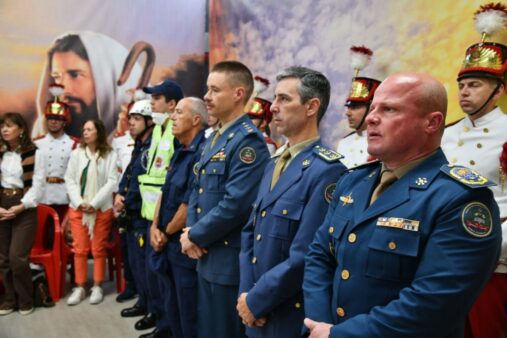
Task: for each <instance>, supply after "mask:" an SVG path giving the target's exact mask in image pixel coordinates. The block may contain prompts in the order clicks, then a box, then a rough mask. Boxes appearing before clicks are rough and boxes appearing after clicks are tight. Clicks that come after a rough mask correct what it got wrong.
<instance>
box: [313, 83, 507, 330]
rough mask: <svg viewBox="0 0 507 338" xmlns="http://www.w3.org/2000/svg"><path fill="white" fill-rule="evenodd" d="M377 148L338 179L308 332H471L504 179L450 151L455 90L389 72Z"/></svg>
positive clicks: (321, 239) (374, 113)
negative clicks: (498, 184)
mask: <svg viewBox="0 0 507 338" xmlns="http://www.w3.org/2000/svg"><path fill="white" fill-rule="evenodd" d="M371 108H372V109H371V112H370V114H368V116H367V117H366V123H367V124H368V127H367V128H368V152H369V153H370V154H372V155H373V156H375V157H376V158H378V159H380V162H378V161H377V162H374V163H371V164H366V165H363V166H361V167H357V168H356V169H352V170H350V171H348V172H347V173H346V174H344V175H343V176H342V178H341V179H340V180H339V181H338V183H337V186H336V190H335V193H334V195H333V200H332V202H331V204H330V207H329V210H328V212H327V215H326V217H325V220H324V223H323V224H322V226H321V227H320V228H319V230H318V231H317V234H316V236H315V239H314V241H313V242H312V244H311V245H310V250H309V252H308V255H307V257H306V265H305V276H304V282H303V290H304V301H305V311H306V316H307V318H306V319H305V325H306V327H307V328H308V329H309V331H310V337H311V338H319V337H326V338H327V337H390V338H401V337H413V338H416V337H418V338H419V337H434V338H437V337H449V338H450V337H453V338H458V337H463V333H464V326H465V318H466V315H467V312H468V310H469V309H470V307H471V306H472V304H473V302H474V299H475V298H476V297H477V296H478V295H479V293H480V291H481V289H482V288H483V287H484V285H485V284H486V282H487V280H488V279H489V276H490V275H491V273H492V272H493V270H494V269H495V266H496V263H497V260H498V256H499V253H500V244H501V239H502V238H501V228H500V221H499V211H498V206H497V204H496V203H495V201H494V198H493V194H492V192H491V190H490V189H488V188H487V187H488V186H491V185H492V184H493V183H492V182H490V181H489V180H488V179H487V178H485V177H484V176H482V175H481V174H480V173H478V172H476V171H474V170H471V169H468V168H466V167H461V166H454V165H450V164H449V163H448V161H447V159H446V158H445V156H444V154H443V152H442V150H441V149H440V140H441V138H442V134H443V131H444V120H445V114H446V109H447V95H446V91H445V88H444V86H443V85H442V84H441V83H440V82H438V81H437V80H435V79H434V78H432V77H430V76H428V75H424V74H415V73H401V74H396V75H393V76H390V77H388V78H387V79H386V80H385V81H384V82H382V84H381V85H380V86H379V88H378V90H377V91H376V93H375V96H374V98H373V102H372V107H371Z"/></svg>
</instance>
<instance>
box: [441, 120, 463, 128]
mask: <svg viewBox="0 0 507 338" xmlns="http://www.w3.org/2000/svg"><path fill="white" fill-rule="evenodd" d="M463 119H464V117H462V118H460V119H459V120H456V121H454V122H451V123H449V124H446V125H445V127H446V128H449V127H452V126H454V125H455V124H456V123H458V122H460V121H461V120H463Z"/></svg>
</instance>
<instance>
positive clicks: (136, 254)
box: [114, 100, 153, 327]
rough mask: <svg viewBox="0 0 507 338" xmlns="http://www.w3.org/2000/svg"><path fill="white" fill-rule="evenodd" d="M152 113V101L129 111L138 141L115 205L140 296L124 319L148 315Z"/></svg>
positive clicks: (134, 106)
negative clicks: (144, 190)
mask: <svg viewBox="0 0 507 338" xmlns="http://www.w3.org/2000/svg"><path fill="white" fill-rule="evenodd" d="M151 113H152V112H151V104H150V101H149V100H140V101H137V102H136V103H134V105H133V106H132V109H130V111H129V131H130V135H132V137H133V138H134V139H135V145H134V150H133V151H132V158H131V160H130V163H129V165H128V166H127V169H126V170H125V172H124V174H123V176H122V178H121V181H120V185H119V189H118V193H117V195H116V197H115V201H114V208H115V210H116V211H117V212H119V213H122V214H123V215H124V216H123V219H124V223H126V225H127V247H128V252H129V255H128V260H129V262H128V264H130V268H131V270H132V274H133V275H134V279H135V283H136V287H137V291H138V293H139V298H138V300H137V302H136V304H135V305H134V306H132V307H130V308H127V309H124V310H122V312H121V315H122V317H137V316H145V315H148V313H147V291H146V288H145V287H143V286H144V285H145V284H146V283H145V281H144V276H145V275H146V273H145V272H146V271H145V256H144V253H145V248H144V245H145V243H146V240H148V241H149V239H146V238H145V229H146V227H147V226H149V224H147V221H146V220H145V219H143V218H142V217H141V193H140V191H139V181H138V177H139V176H140V175H143V174H145V173H146V168H147V166H148V163H147V162H148V151H149V149H150V145H151V134H152V131H153V120H152V118H151ZM148 243H149V242H148ZM143 319H144V317H143ZM143 319H141V320H143ZM136 327H137V324H136Z"/></svg>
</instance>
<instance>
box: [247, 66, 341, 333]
mask: <svg viewBox="0 0 507 338" xmlns="http://www.w3.org/2000/svg"><path fill="white" fill-rule="evenodd" d="M277 82H278V84H277V86H276V90H275V100H274V101H273V103H272V105H271V111H272V112H273V115H274V125H275V127H276V128H277V131H278V132H279V133H280V134H282V135H284V136H285V137H287V139H288V142H287V143H286V144H285V145H284V146H283V147H281V148H280V149H279V150H278V151H277V152H276V153H275V155H274V156H273V158H274V160H273V161H271V162H270V163H269V164H268V166H267V167H266V170H265V171H264V176H263V179H262V182H261V184H260V188H259V194H258V195H257V199H256V201H255V203H254V210H253V212H252V214H251V216H250V220H249V222H248V224H247V225H246V227H245V228H244V229H243V233H242V243H241V253H240V288H239V293H240V297H239V299H238V304H237V310H238V313H239V314H240V316H241V318H242V320H243V323H244V324H245V325H247V330H246V332H247V336H249V337H273V338H278V337H287V338H289V337H299V336H300V335H301V327H302V323H303V319H304V310H303V290H302V287H301V285H302V282H303V270H304V257H305V255H306V252H307V250H308V246H309V245H310V243H311V241H312V239H313V236H314V235H315V232H316V231H317V228H318V226H319V225H320V224H321V223H322V221H323V220H324V216H325V213H324V212H323V210H326V209H327V207H328V204H329V202H330V200H331V196H332V194H333V191H334V188H335V186H336V181H337V180H338V178H339V177H340V175H341V174H342V173H343V171H344V170H345V169H346V168H345V166H344V165H343V164H342V163H341V162H340V157H341V156H340V155H339V154H337V153H336V152H334V151H332V150H329V149H327V148H326V147H324V146H323V145H322V143H321V142H320V136H319V130H318V125H319V122H320V121H321V119H322V117H323V116H324V113H325V112H326V109H327V106H328V103H329V96H330V89H331V88H330V87H331V86H330V84H329V81H328V80H327V78H326V77H325V76H324V75H322V74H321V73H319V72H317V71H314V70H312V69H308V68H304V67H290V68H287V69H285V70H283V71H281V72H280V73H279V74H278V76H277Z"/></svg>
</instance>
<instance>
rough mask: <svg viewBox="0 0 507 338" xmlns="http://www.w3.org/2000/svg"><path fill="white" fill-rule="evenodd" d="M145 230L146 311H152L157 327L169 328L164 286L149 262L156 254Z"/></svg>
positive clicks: (148, 233)
mask: <svg viewBox="0 0 507 338" xmlns="http://www.w3.org/2000/svg"><path fill="white" fill-rule="evenodd" d="M150 225H151V222H150V224H149V225H148V229H147V230H146V238H147V242H146V246H145V250H146V251H145V257H146V274H145V285H146V290H147V294H148V312H150V313H153V314H154V315H155V316H156V318H157V321H156V327H157V328H159V329H165V330H169V319H168V316H167V313H166V312H165V309H164V293H165V286H164V284H163V282H162V280H161V278H160V277H159V275H158V274H157V272H156V271H155V269H154V266H153V264H152V262H151V257H152V256H153V255H154V254H156V253H155V251H154V250H153V248H152V247H151V245H150V240H149V238H150V229H149V226H150Z"/></svg>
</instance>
